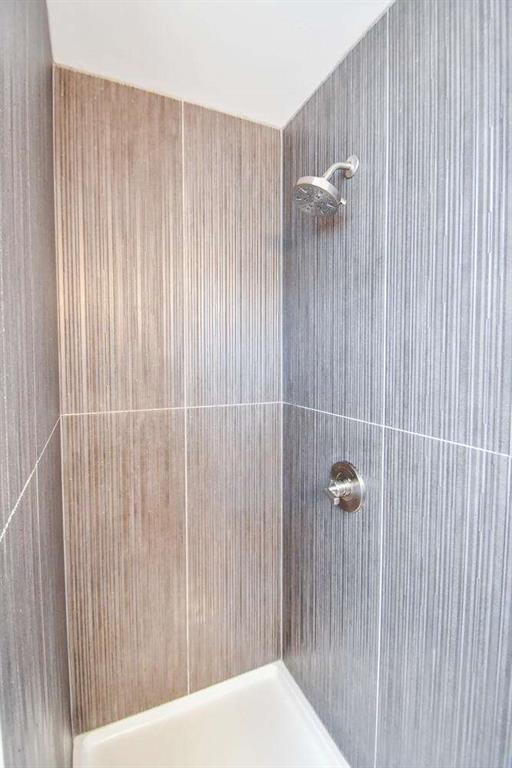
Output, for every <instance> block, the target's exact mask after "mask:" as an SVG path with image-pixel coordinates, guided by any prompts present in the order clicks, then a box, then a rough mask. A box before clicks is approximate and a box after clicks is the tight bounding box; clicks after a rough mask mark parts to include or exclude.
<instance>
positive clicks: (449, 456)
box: [377, 432, 512, 768]
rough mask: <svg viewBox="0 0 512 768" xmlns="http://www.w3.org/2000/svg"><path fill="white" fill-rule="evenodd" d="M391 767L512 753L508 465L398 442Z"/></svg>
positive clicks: (391, 494)
mask: <svg viewBox="0 0 512 768" xmlns="http://www.w3.org/2000/svg"><path fill="white" fill-rule="evenodd" d="M385 465H386V470H385V477H384V494H385V496H384V498H385V508H384V519H383V534H384V551H383V568H384V570H383V595H382V655H381V662H380V673H381V677H380V702H379V727H378V752H377V766H379V768H398V767H400V768H432V767H433V766H435V767H436V768H445V766H449V767H450V768H484V767H485V768H505V766H508V765H509V761H510V755H511V754H512V728H511V716H512V711H511V702H510V684H511V671H512V670H511V659H512V613H511V601H510V595H511V593H512V534H511V531H512V529H511V527H510V514H509V510H510V508H511V507H510V504H511V501H512V499H511V498H510V495H509V497H508V499H507V474H508V459H506V458H503V457H500V456H495V455H492V454H485V453H482V452H479V451H475V450H471V449H466V448H462V447H458V446H453V445H449V444H446V443H440V442H438V441H433V440H428V439H426V438H422V437H416V436H409V435H404V434H399V433H395V432H393V433H391V432H389V433H388V434H387V436H386V460H385Z"/></svg>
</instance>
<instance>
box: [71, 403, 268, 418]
mask: <svg viewBox="0 0 512 768" xmlns="http://www.w3.org/2000/svg"><path fill="white" fill-rule="evenodd" d="M249 405H282V401H281V400H268V401H265V402H262V403H219V405H174V406H169V407H168V408H128V409H126V410H120V411H82V412H79V413H61V417H63V418H64V417H68V416H102V415H107V414H109V413H154V412H161V411H194V410H199V409H200V408H243V407H244V406H249Z"/></svg>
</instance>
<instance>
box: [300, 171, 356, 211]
mask: <svg viewBox="0 0 512 768" xmlns="http://www.w3.org/2000/svg"><path fill="white" fill-rule="evenodd" d="M293 200H294V202H295V205H296V206H297V207H298V208H299V209H300V210H301V211H302V213H307V214H309V215H310V216H334V214H335V213H336V211H337V210H338V208H339V206H340V205H345V200H344V199H343V198H342V197H341V195H340V193H339V191H338V189H337V188H336V187H335V186H334V184H331V182H330V181H327V179H326V178H325V177H323V176H303V177H302V178H301V179H299V180H298V182H297V183H296V185H295V189H294V191H293Z"/></svg>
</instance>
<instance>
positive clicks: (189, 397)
mask: <svg viewBox="0 0 512 768" xmlns="http://www.w3.org/2000/svg"><path fill="white" fill-rule="evenodd" d="M56 81H57V88H56V95H57V101H56V152H57V163H56V176H57V179H56V181H57V225H58V226H57V237H58V240H57V244H58V274H59V311H60V343H61V361H62V364H61V392H62V412H63V427H62V429H63V478H64V502H65V530H66V550H67V580H68V631H69V638H70V658H71V677H72V679H71V691H72V708H73V724H74V729H75V731H84V730H87V729H90V728H92V727H95V726H97V725H100V724H102V723H106V722H109V721H112V720H115V719H117V718H119V717H123V716H125V715H128V714H130V713H134V712H137V711H140V710H143V709H145V708H147V707H149V706H152V705H155V704H158V703H162V702H164V701H167V700H169V699H171V698H173V697H176V696H181V695H183V694H185V693H187V691H192V690H196V689H197V688H200V687H204V686H206V685H209V684H211V683H214V682H217V681H218V680H220V679H222V678H224V677H227V676H231V675H235V674H237V673H239V672H242V671H245V670H247V669H249V668H251V667H253V666H257V665H258V664H260V663H264V662H266V661H271V660H272V659H274V658H276V657H278V656H279V654H280V633H281V625H280V598H281V584H280V562H281V536H280V532H281V492H280V487H281V476H280V451H281V431H280V414H281V404H280V360H279V350H280V343H281V339H280V291H281V285H280V277H281V274H280V184H281V165H280V134H279V131H277V130H275V129H272V128H268V127H265V126H261V125H258V124H256V123H251V122H248V121H244V120H240V119H237V118H234V117H230V116H227V115H223V114H219V113H217V112H214V111H211V110H207V109H203V108H200V107H195V106H192V105H189V104H182V103H181V102H178V101H176V100H173V99H169V98H166V97H163V96H157V95H155V94H149V93H146V92H144V91H141V90H139V89H136V88H130V87H128V86H124V85H120V84H118V83H112V82H109V81H106V80H103V79H101V78H96V77H91V76H88V75H84V74H81V73H78V72H74V71H70V70H65V69H60V68H59V69H57V71H56ZM127 657H128V659H129V660H130V661H129V663H126V661H127Z"/></svg>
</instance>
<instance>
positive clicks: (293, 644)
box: [283, 406, 382, 768]
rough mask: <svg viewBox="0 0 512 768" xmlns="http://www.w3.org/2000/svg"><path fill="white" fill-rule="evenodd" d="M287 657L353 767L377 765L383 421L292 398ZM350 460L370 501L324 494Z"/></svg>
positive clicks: (287, 458) (286, 453)
mask: <svg viewBox="0 0 512 768" xmlns="http://www.w3.org/2000/svg"><path fill="white" fill-rule="evenodd" d="M284 424H285V428H284V438H283V478H284V510H283V533H284V541H283V551H284V557H283V564H284V576H285V580H284V593H283V597H284V606H283V635H284V637H283V639H284V648H283V656H284V660H285V662H286V664H287V666H288V668H289V669H290V671H291V672H292V673H293V675H294V677H295V678H296V680H297V681H298V683H299V684H300V685H301V687H302V689H303V691H304V692H305V694H306V696H308V698H309V699H310V701H311V703H312V704H313V706H314V707H315V709H316V710H317V712H318V714H319V715H320V717H321V718H322V720H323V722H324V723H325V725H326V726H327V728H328V729H329V730H330V732H331V734H332V736H333V737H334V738H335V739H336V741H337V743H338V746H339V747H340V749H341V750H342V752H343V753H344V755H345V757H346V758H347V760H348V762H349V763H350V765H351V766H352V768H369V766H372V765H373V751H374V740H375V710H376V699H377V654H378V622H379V535H380V533H379V532H380V522H379V520H380V512H381V491H380V472H381V450H382V439H381V428H380V427H375V426H372V425H367V424H361V423H357V422H353V421H348V420H347V419H340V418H338V417H335V416H329V415H327V414H320V413H315V412H312V411H306V410H304V409H301V408H295V407H293V406H286V407H285V422H284ZM341 459H347V460H349V461H351V462H352V463H353V464H355V465H356V466H357V467H358V469H359V470H360V472H361V474H362V475H363V477H364V479H365V481H366V483H367V499H366V503H365V506H364V508H363V510H361V511H359V512H355V513H347V512H342V511H340V510H339V509H338V508H336V507H333V506H332V505H331V504H330V502H329V500H328V499H327V497H326V496H325V495H324V493H323V489H324V488H325V487H326V486H327V485H328V480H329V473H330V469H331V465H332V464H333V463H334V462H335V461H338V460H341Z"/></svg>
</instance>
